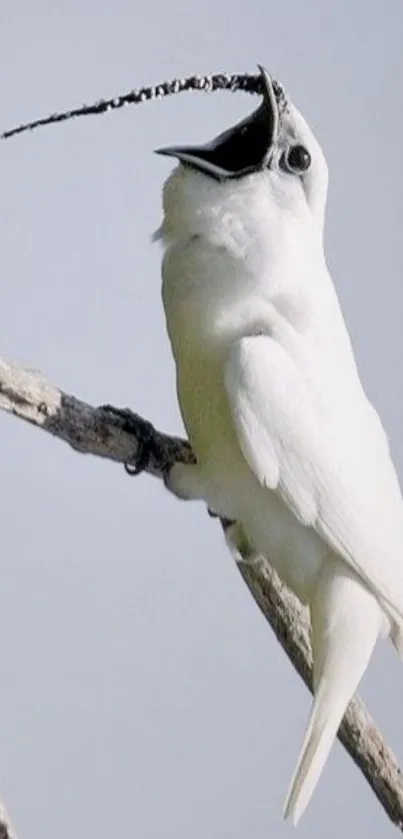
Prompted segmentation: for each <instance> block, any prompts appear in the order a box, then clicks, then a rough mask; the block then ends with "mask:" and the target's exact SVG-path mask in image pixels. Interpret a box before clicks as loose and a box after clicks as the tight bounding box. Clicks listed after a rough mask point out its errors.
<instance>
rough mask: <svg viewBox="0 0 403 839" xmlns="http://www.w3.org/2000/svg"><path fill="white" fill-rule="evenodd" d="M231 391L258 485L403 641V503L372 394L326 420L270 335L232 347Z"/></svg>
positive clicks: (229, 365) (228, 365)
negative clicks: (376, 605)
mask: <svg viewBox="0 0 403 839" xmlns="http://www.w3.org/2000/svg"><path fill="white" fill-rule="evenodd" d="M225 386H226V390H227V393H228V397H229V403H230V410H231V415H232V419H233V423H234V426H235V429H236V432H237V436H238V440H239V444H240V447H241V450H242V453H243V455H244V457H245V460H246V461H247V463H248V464H249V466H250V468H251V469H252V470H253V471H254V473H255V474H256V476H257V478H258V479H259V481H260V482H261V483H262V484H263V485H266V486H267V487H268V488H269V489H271V490H273V491H275V492H276V493H277V494H278V495H279V496H280V497H281V499H282V500H283V502H284V503H285V504H287V505H288V507H289V508H290V509H291V510H292V512H293V514H294V515H295V516H296V517H297V518H298V519H299V520H300V521H301V523H302V524H304V525H306V526H310V527H312V528H314V530H315V531H316V532H317V533H318V534H319V535H320V537H321V538H322V539H323V541H324V542H325V543H326V544H327V545H329V547H330V548H331V549H332V550H333V551H335V552H336V553H337V554H338V555H339V556H341V557H342V558H343V559H344V560H345V561H346V562H347V563H349V565H350V566H351V567H352V568H353V569H354V570H355V572H356V573H357V574H358V575H359V576H360V577H361V578H362V579H363V580H364V581H365V582H366V583H367V584H368V586H369V587H370V589H371V590H372V591H373V592H374V593H376V595H377V596H378V597H379V599H380V600H381V601H382V602H383V603H384V606H385V609H386V611H387V612H388V614H389V615H390V617H391V618H392V620H393V621H395V622H396V623H397V626H398V627H399V635H400V632H401V629H402V626H403V501H402V498H401V493H400V488H399V483H398V480H397V477H396V473H395V470H394V467H393V464H392V462H391V460H390V457H389V453H388V447H387V444H386V442H385V435H384V432H383V430H382V426H381V425H380V422H379V419H378V417H377V415H376V413H375V412H374V411H373V408H372V406H370V404H369V403H368V402H366V401H365V396H364V395H361V394H360V395H359V398H358V399H357V408H356V407H355V406H347V408H346V406H343V407H342V410H339V411H338V410H337V402H336V400H335V416H331V415H330V414H328V415H326V414H325V412H324V411H323V410H322V408H321V403H320V402H319V401H318V399H317V398H315V394H314V392H313V390H312V387H311V385H310V382H309V380H308V379H304V377H303V375H302V373H301V372H300V370H299V369H298V367H297V365H296V363H295V362H294V360H293V358H292V357H291V356H290V355H289V354H288V353H287V352H286V350H285V349H284V348H283V347H282V346H281V345H280V344H278V343H277V342H276V341H274V340H273V339H272V338H270V337H269V336H266V335H256V336H252V337H244V338H242V339H240V340H239V341H237V342H235V343H234V344H233V346H232V348H231V351H230V354H229V357H228V360H227V363H226V366H225ZM329 387H331V382H330V383H329ZM349 410H350V416H348V411H349ZM346 416H347V421H346Z"/></svg>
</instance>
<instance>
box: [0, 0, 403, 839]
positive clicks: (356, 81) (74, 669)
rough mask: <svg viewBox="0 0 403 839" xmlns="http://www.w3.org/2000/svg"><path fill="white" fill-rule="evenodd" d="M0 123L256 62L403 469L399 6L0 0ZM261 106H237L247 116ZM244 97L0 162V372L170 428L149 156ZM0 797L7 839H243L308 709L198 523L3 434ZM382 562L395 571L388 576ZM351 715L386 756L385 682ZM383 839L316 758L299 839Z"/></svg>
mask: <svg viewBox="0 0 403 839" xmlns="http://www.w3.org/2000/svg"><path fill="white" fill-rule="evenodd" d="M0 21H1V26H0V75H1V79H2V90H1V94H0V103H1V108H0V130H2V129H6V128H8V127H10V126H12V125H14V124H15V123H19V122H21V121H24V120H26V119H31V118H35V117H37V116H40V115H42V114H47V113H49V112H51V111H54V110H58V109H62V108H67V107H70V106H74V105H76V104H79V103H81V102H83V101H93V100H95V99H97V98H99V97H101V96H109V95H114V94H116V93H121V92H124V91H125V90H127V89H130V88H132V87H135V86H140V85H142V84H151V83H153V82H158V81H160V80H163V79H165V78H171V77H173V76H177V75H186V74H189V73H194V72H200V73H205V72H210V71H212V72H213V71H218V70H221V69H225V70H228V71H230V72H233V71H252V72H253V71H254V69H255V66H256V63H257V62H262V63H264V64H265V65H266V66H267V67H268V69H269V70H270V72H272V73H273V74H274V75H275V76H276V77H277V78H278V79H279V80H280V81H282V82H283V83H284V84H285V86H286V87H287V89H288V90H289V92H290V94H291V95H292V97H293V99H294V101H295V102H296V104H297V105H298V106H299V107H300V108H301V110H302V111H303V113H304V115H305V116H306V118H307V119H308V121H309V122H310V124H311V125H312V126H313V127H314V129H315V130H316V133H317V135H318V138H319V139H320V141H321V142H322V145H323V147H324V149H325V152H326V155H327V158H328V162H329V167H330V176H331V181H330V195H329V210H328V223H327V251H328V257H329V261H330V264H331V269H332V273H333V276H334V279H335V281H336V284H337V287H338V290H339V293H340V295H341V298H342V301H343V305H344V310H345V313H346V317H347V320H348V323H349V326H350V330H351V334H352V336H353V340H354V343H355V347H356V351H357V355H358V359H359V363H360V368H361V370H362V374H363V377H364V380H365V383H366V386H367V388H368V390H369V392H370V394H371V396H372V397H373V399H374V401H375V403H376V405H377V407H378V408H379V410H380V411H381V413H382V417H383V419H384V422H385V424H386V426H387V429H388V431H389V433H390V437H391V442H392V447H393V451H394V453H395V457H396V461H397V465H398V468H399V472H400V475H401V477H402V476H403V423H402V414H403V399H402V391H403V383H402V378H401V375H400V366H401V365H400V359H401V358H402V354H403V330H402V326H401V319H402V305H403V292H402V285H403V256H402V225H403V201H402V195H403V190H402V179H403V166H402V133H403V116H402V114H403V101H402V99H403V97H402V86H401V80H402V76H403V3H402V0H382V2H381V0H378V1H377V2H374V0H372V2H368V0H339V2H338V3H336V2H333V3H323V2H321V0H305V2H304V3H301V2H300V0H289V2H288V3H274V2H271V0H255V1H254V2H252V3H245V2H244V3H239V4H238V5H236V4H234V3H233V2H230V1H229V0H222V2H221V3H220V4H218V3H216V2H214V3H213V2H211V0H204V2H203V3H202V4H189V3H183V2H179V0H172V2H171V3H169V4H166V3H162V2H161V0H149V2H148V3H145V4H141V5H140V4H136V3H135V2H126V0H114V2H113V3H112V2H107V1H106V0H86V2H85V3H83V2H79V0H70V1H69V2H68V0H65V2H61V1H60V2H54V0H53V2H50V0H35V1H34V2H33V0H2V3H1V11H0ZM255 101H256V100H255ZM255 101H253V100H251V99H250V98H249V97H244V96H242V95H237V96H231V95H230V94H220V95H218V94H216V95H214V96H208V97H207V96H204V95H201V94H193V95H190V94H184V95H182V96H180V97H176V98H175V97H174V98H171V99H167V100H165V101H163V102H160V103H152V104H148V105H144V106H141V107H131V108H127V109H125V110H124V111H120V112H119V113H114V114H111V115H107V116H104V117H93V118H90V117H88V118H85V119H82V120H77V121H75V122H71V123H66V124H64V125H61V126H55V127H52V128H49V129H42V130H39V131H37V132H36V133H35V134H31V135H25V136H22V137H17V138H15V139H13V140H10V141H8V142H7V143H2V144H1V145H0V170H1V202H0V207H1V210H0V212H1V248H0V269H1V274H0V276H1V290H0V294H1V297H0V335H1V341H0V354H1V355H3V356H4V357H5V358H8V359H12V360H14V361H18V362H20V363H22V364H26V365H28V366H33V367H37V368H40V369H41V370H42V371H43V372H44V373H46V375H47V376H48V377H49V378H50V379H51V380H52V381H54V382H55V383H57V384H59V385H60V386H61V387H63V388H64V389H65V390H67V391H70V392H75V393H76V394H77V395H79V396H81V397H82V398H84V399H86V400H88V401H92V402H93V403H95V404H98V403H102V402H105V401H111V402H115V403H116V404H120V405H127V404H129V405H131V406H132V407H133V408H134V409H135V410H137V411H139V412H141V413H143V414H144V415H146V416H148V417H149V418H150V419H151V420H152V421H153V422H155V423H156V424H157V425H158V426H160V427H162V428H164V429H166V430H171V431H174V432H180V430H181V422H180V418H179V414H178V409H177V407H176V401H175V392H174V379H173V365H172V361H171V358H170V353H169V347H168V342H167V339H166V336H165V332H164V322H163V315H162V309H161V304H160V296H159V295H160V279H159V264H160V252H159V249H158V247H156V246H152V245H151V243H150V235H151V233H152V231H153V230H154V228H155V227H156V226H157V225H158V224H159V221H160V193H161V185H162V183H163V180H164V178H165V177H166V175H167V173H168V172H169V169H170V165H171V163H170V161H168V160H164V159H162V158H157V157H155V156H154V155H153V154H152V150H153V149H154V148H156V147H158V146H161V145H168V144H171V143H178V142H180V143H184V142H186V141H195V142H201V141H202V140H205V139H209V138H210V137H212V136H214V134H215V133H217V132H218V131H219V130H221V129H224V128H226V127H227V126H228V125H229V124H231V123H232V122H233V121H235V120H236V119H238V118H239V117H241V116H242V115H244V114H246V113H247V112H248V111H249V110H251V109H252V107H253V106H254V105H255ZM0 435H1V440H2V443H3V444H2V470H1V487H2V488H1V494H0V498H1V522H0V528H1V530H0V532H1V537H2V540H1V541H2V551H1V560H0V562H1V580H2V587H1V609H0V639H1V641H0V644H1V659H0V660H1V668H0V793H1V795H2V796H3V797H4V799H5V801H6V804H7V806H8V808H9V809H10V811H11V813H12V816H13V818H14V821H15V824H16V828H17V831H18V834H19V839H28V837H30V839H54V837H56V836H57V837H58V839H68V837H70V836H71V835H74V836H77V837H83V839H84V837H92V836H96V837H97V839H107V837H109V836H110V835H111V833H112V832H113V834H114V835H125V836H126V835H130V836H134V837H137V836H139V837H141V838H142V839H171V837H172V839H189V837H192V839H205V838H206V837H208V839H263V838H264V837H267V836H271V837H282V836H286V835H287V834H290V833H291V831H292V829H291V827H289V826H288V825H284V824H283V823H282V821H281V807H282V801H283V797H284V794H285V791H286V788H287V785H288V782H289V779H290V776H291V772H292V769H293V766H294V763H295V759H296V756H297V752H298V749H299V745H300V741H301V737H302V733H303V728H304V725H305V721H306V717H307V713H308V709H309V702H310V699H309V696H308V693H307V691H306V690H305V689H304V688H303V686H302V685H301V683H300V681H299V678H298V676H297V675H296V674H295V672H294V671H293V669H292V667H291V665H290V664H289V663H288V661H287V659H286V657H285V655H284V654H283V652H282V651H281V649H280V648H279V646H278V645H277V642H276V641H275V639H274V637H273V635H272V634H271V631H270V629H269V628H268V626H267V624H266V623H265V621H264V619H263V618H262V616H261V615H260V613H259V611H258V609H257V607H256V606H255V604H254V602H253V600H252V598H251V597H250V595H249V593H248V591H247V589H246V588H245V586H244V585H243V583H242V581H241V579H240V577H239V575H238V574H237V572H236V569H235V568H234V567H233V566H232V563H231V560H230V558H229V556H228V555H227V553H226V550H225V548H224V545H223V541H222V538H221V535H220V532H219V528H218V527H217V526H216V525H215V524H214V522H212V521H210V520H209V519H208V518H207V516H206V515H205V512H204V510H203V509H202V508H201V507H199V506H197V505H193V506H192V505H185V504H180V503H179V502H177V501H175V499H173V498H170V497H168V495H167V494H166V493H165V492H164V490H163V488H162V487H161V486H160V485H159V484H158V483H157V482H156V481H153V480H152V479H151V478H147V477H142V478H139V479H138V480H129V478H127V476H126V475H125V473H124V471H123V469H120V468H119V467H117V466H114V465H113V464H109V463H104V462H101V461H96V460H95V459H91V458H85V457H82V456H79V455H77V454H74V453H73V452H72V451H70V450H69V449H68V448H67V447H64V446H63V445H62V444H61V443H59V442H57V441H55V440H52V439H51V438H50V437H48V436H46V435H44V434H41V433H40V432H38V431H36V430H34V429H31V428H29V427H27V426H24V425H23V424H22V423H19V422H18V421H17V420H15V419H13V418H10V417H7V416H5V415H0ZM402 561H403V558H402ZM362 692H363V695H364V697H365V698H366V700H367V701H368V703H369V706H370V708H371V710H372V712H373V713H374V714H375V716H376V718H377V720H378V721H379V723H380V725H381V727H382V729H383V730H384V732H385V733H386V734H387V736H388V739H389V740H390V742H391V744H392V745H393V748H394V749H395V751H396V753H397V755H398V756H399V757H400V759H401V761H403V720H402V710H401V709H402V707H403V705H402V699H403V670H402V667H401V665H400V664H399V661H398V659H397V657H396V656H395V655H394V654H393V651H392V650H390V649H389V648H388V647H387V646H386V645H383V646H382V647H380V648H379V650H378V652H377V654H376V656H375V659H374V661H373V662H372V665H371V667H370V671H369V673H368V674H367V677H366V678H365V682H364V685H363V690H362ZM358 831H363V833H364V831H365V835H366V836H367V837H370V839H375V837H376V839H384V837H387V836H392V831H394V828H393V827H392V826H391V825H390V824H389V823H388V821H387V820H386V818H385V816H384V815H383V812H382V811H381V809H380V806H379V804H378V803H377V802H376V800H375V798H374V797H373V795H372V794H371V792H370V791H369V788H368V787H367V785H366V783H365V782H364V780H363V779H362V777H361V775H360V773H359V772H358V770H357V769H356V768H355V767H354V766H353V764H352V763H351V760H350V759H349V758H348V757H347V756H346V755H345V754H344V752H343V751H342V749H341V747H340V746H339V745H337V746H336V747H335V749H334V750H333V753H332V756H331V759H330V761H329V764H328V766H327V768H326V771H325V773H324V776H323V778H322V780H321V782H320V785H319V787H318V789H317V792H316V794H315V797H314V799H313V801H312V804H311V806H310V809H309V810H308V812H307V814H306V816H305V817H304V819H303V821H302V822H301V824H300V827H299V828H298V836H299V837H300V839H308V837H309V839H322V837H323V835H324V832H326V836H327V837H329V839H333V838H335V837H339V836H340V835H342V834H344V835H346V836H353V835H354V834H357V833H358Z"/></svg>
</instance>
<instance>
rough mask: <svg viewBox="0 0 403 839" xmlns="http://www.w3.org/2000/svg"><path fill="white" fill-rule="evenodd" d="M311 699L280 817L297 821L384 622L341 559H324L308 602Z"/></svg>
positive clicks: (316, 780) (307, 801)
mask: <svg viewBox="0 0 403 839" xmlns="http://www.w3.org/2000/svg"><path fill="white" fill-rule="evenodd" d="M311 620H312V646H313V655H314V694H315V699H314V702H313V706H312V711H311V714H310V718H309V722H308V726H307V731H306V734H305V737H304V742H303V745H302V749H301V753H300V756H299V759H298V763H297V768H296V770H295V772H294V776H293V779H292V781H291V786H290V790H289V792H288V795H287V798H286V802H285V806H284V817H285V818H289V817H290V818H291V819H292V821H293V823H294V824H297V822H298V820H299V818H300V817H301V816H302V814H303V812H304V810H305V808H306V807H307V805H308V803H309V800H310V798H311V795H312V793H313V791H314V789H315V786H316V784H317V782H318V780H319V777H320V775H321V773H322V770H323V767H324V765H325V763H326V759H327V757H328V754H329V751H330V749H331V746H332V743H333V741H334V739H335V737H336V734H337V731H338V728H339V725H340V722H341V720H342V718H343V715H344V711H345V709H346V708H347V705H348V703H349V701H350V699H351V697H352V695H353V693H354V691H355V690H356V687H357V685H358V683H359V681H360V679H361V677H362V675H363V673H364V671H365V669H366V667H367V664H368V662H369V659H370V657H371V653H372V651H373V649H374V646H375V644H376V641H377V638H378V637H379V635H380V633H381V631H382V627H383V624H384V616H383V614H382V612H381V609H380V606H379V604H378V602H377V601H376V600H375V598H374V596H373V595H372V594H371V593H370V592H369V591H368V590H367V589H366V588H365V587H364V586H363V584H362V582H361V581H360V580H359V579H358V578H357V577H356V576H355V575H354V574H352V573H351V572H350V571H349V569H347V567H346V566H345V565H344V563H341V562H340V563H339V562H338V561H337V560H335V561H334V563H333V562H329V563H327V567H326V568H325V569H324V571H323V573H322V575H321V577H320V579H319V582H318V586H317V588H316V590H315V595H314V598H313V600H312V603H311Z"/></svg>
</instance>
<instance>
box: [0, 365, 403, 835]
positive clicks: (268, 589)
mask: <svg viewBox="0 0 403 839" xmlns="http://www.w3.org/2000/svg"><path fill="white" fill-rule="evenodd" d="M0 409H2V410H4V411H8V412H9V413H12V414H15V415H16V416H18V417H20V418H21V419H23V420H26V421H27V422H30V423H31V424H33V425H36V426H38V427H40V428H42V429H43V430H44V431H48V432H49V433H50V434H53V435H54V436H55V437H58V438H59V439H60V440H64V441H65V442H66V443H68V444H69V445H70V446H71V447H72V448H73V449H74V450H75V451H79V452H82V453H83V454H93V455H97V456H98V457H104V458H108V459H109V460H115V461H116V462H118V463H122V464H125V465H126V466H127V467H128V468H129V467H130V464H132V465H134V464H135V462H136V458H137V455H138V453H139V451H140V447H141V444H142V441H144V439H147V440H148V441H149V440H150V439H151V441H152V456H151V459H150V462H149V464H148V465H147V471H148V472H149V473H150V474H152V475H154V476H155V477H160V478H161V477H162V475H163V472H164V470H165V469H166V467H167V466H169V465H171V464H173V463H175V462H177V461H182V462H189V461H192V460H194V456H193V454H192V451H191V449H190V446H189V444H188V443H187V442H186V441H184V440H181V439H179V438H177V437H171V436H168V435H166V434H162V433H161V432H159V431H156V430H155V429H154V427H153V426H152V425H151V423H149V422H148V421H147V420H144V419H143V418H142V417H140V416H138V415H137V414H134V413H132V412H131V411H130V410H129V409H123V410H122V409H117V408H113V407H111V406H102V407H98V408H95V407H92V406H91V405H88V404H87V403H86V402H82V401H80V400H79V399H77V398H76V397H74V396H70V395H68V394H66V393H63V392H62V391H60V390H59V389H58V388H56V387H54V386H53V385H51V384H49V383H48V382H47V381H46V380H45V379H44V378H43V376H42V375H41V374H39V373H37V372H36V371H34V370H24V369H22V368H19V367H16V366H15V365H11V364H7V363H6V362H4V361H0ZM238 567H239V570H240V573H241V574H242V577H243V579H244V580H245V582H246V584H247V586H248V587H249V589H250V591H251V594H252V596H253V597H254V599H255V600H256V602H257V604H258V606H259V607H260V609H261V611H262V612H263V614H264V616H265V617H266V619H267V620H268V622H269V624H270V626H271V627H272V629H273V631H274V633H275V635H276V637H277V638H278V640H279V642H280V644H281V646H282V647H283V649H284V650H285V652H286V653H287V655H288V657H289V658H290V660H291V662H292V664H293V665H294V667H295V669H296V670H297V672H298V673H299V675H300V676H301V678H302V679H303V680H304V682H305V684H306V685H307V686H308V688H309V689H310V690H312V655H311V646H310V641H309V622H308V618H307V613H306V610H305V609H304V608H303V607H302V606H301V605H300V604H299V602H298V601H297V599H296V598H295V597H294V595H293V594H292V593H291V592H290V591H289V590H288V589H287V588H286V587H285V586H284V585H283V584H282V583H281V581H280V579H279V577H278V576H277V574H276V573H275V571H274V570H273V569H271V568H270V566H269V565H268V563H267V561H265V562H264V563H263V562H259V561H258V562H253V563H251V562H248V561H247V560H246V558H245V561H244V562H242V563H240V564H239V566H238ZM338 736H339V739H340V740H341V742H342V743H343V746H344V747H345V749H347V751H348V753H349V754H350V756H351V757H352V759H353V760H354V762H355V763H356V764H357V766H358V767H359V768H360V769H361V772H362V773H363V775H364V776H365V778H366V779H367V781H368V783H369V784H370V786H371V788H372V790H373V792H374V793H375V795H376V797H377V798H378V800H379V802H380V804H381V805H382V807H383V808H384V810H385V811H386V813H387V815H388V816H389V818H390V819H391V821H392V822H393V823H394V824H395V825H396V826H397V827H399V828H400V830H401V831H402V832H403V781H402V775H401V770H400V768H399V766H398V763H397V761H396V758H395V757H394V755H393V752H392V751H391V749H390V748H389V746H388V745H387V743H386V742H385V741H384V739H383V738H382V735H381V733H380V732H379V730H378V729H377V727H376V725H375V722H374V720H373V719H372V718H371V716H370V714H369V713H368V711H367V709H366V707H365V705H364V704H363V702H362V701H361V700H360V699H359V698H358V697H357V696H356V697H354V699H353V700H352V701H351V702H350V704H349V706H348V709H347V712H346V714H345V716H344V719H343V722H342V725H341V726H340V729H339V733H338ZM3 824H5V825H6V827H5V828H3ZM0 839H13V836H12V832H11V830H10V829H9V827H8V824H7V821H6V820H5V821H3V820H2V814H1V809H0Z"/></svg>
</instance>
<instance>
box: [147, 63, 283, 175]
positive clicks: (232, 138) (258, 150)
mask: <svg viewBox="0 0 403 839" xmlns="http://www.w3.org/2000/svg"><path fill="white" fill-rule="evenodd" d="M259 70H260V72H261V76H262V83H263V102H262V104H261V105H260V107H259V108H257V110H256V111H253V113H252V114H250V116H248V117H246V119H244V120H242V122H238V123H237V124H236V125H234V126H232V128H229V129H228V131H224V132H223V134H219V136H218V137H216V138H215V139H214V140H212V141H211V142H210V143H206V144H205V145H202V146H168V147H167V148H163V149H156V154H164V155H167V156H169V157H177V158H178V160H180V162H181V163H184V164H187V165H188V166H192V167H193V168H194V169H198V170H199V171H200V172H204V173H205V174H206V175H211V177H212V178H215V179H216V180H218V181H226V180H229V179H231V178H232V179H233V178H242V177H243V176H244V175H249V174H251V173H252V172H257V171H258V170H259V169H263V168H265V167H266V166H267V165H268V163H269V161H270V157H271V155H272V149H273V144H274V143H275V140H276V137H277V131H278V121H279V109H278V102H277V98H276V94H275V90H274V87H273V82H272V80H271V77H270V75H269V73H268V72H267V70H265V69H264V67H261V66H260V65H259Z"/></svg>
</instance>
